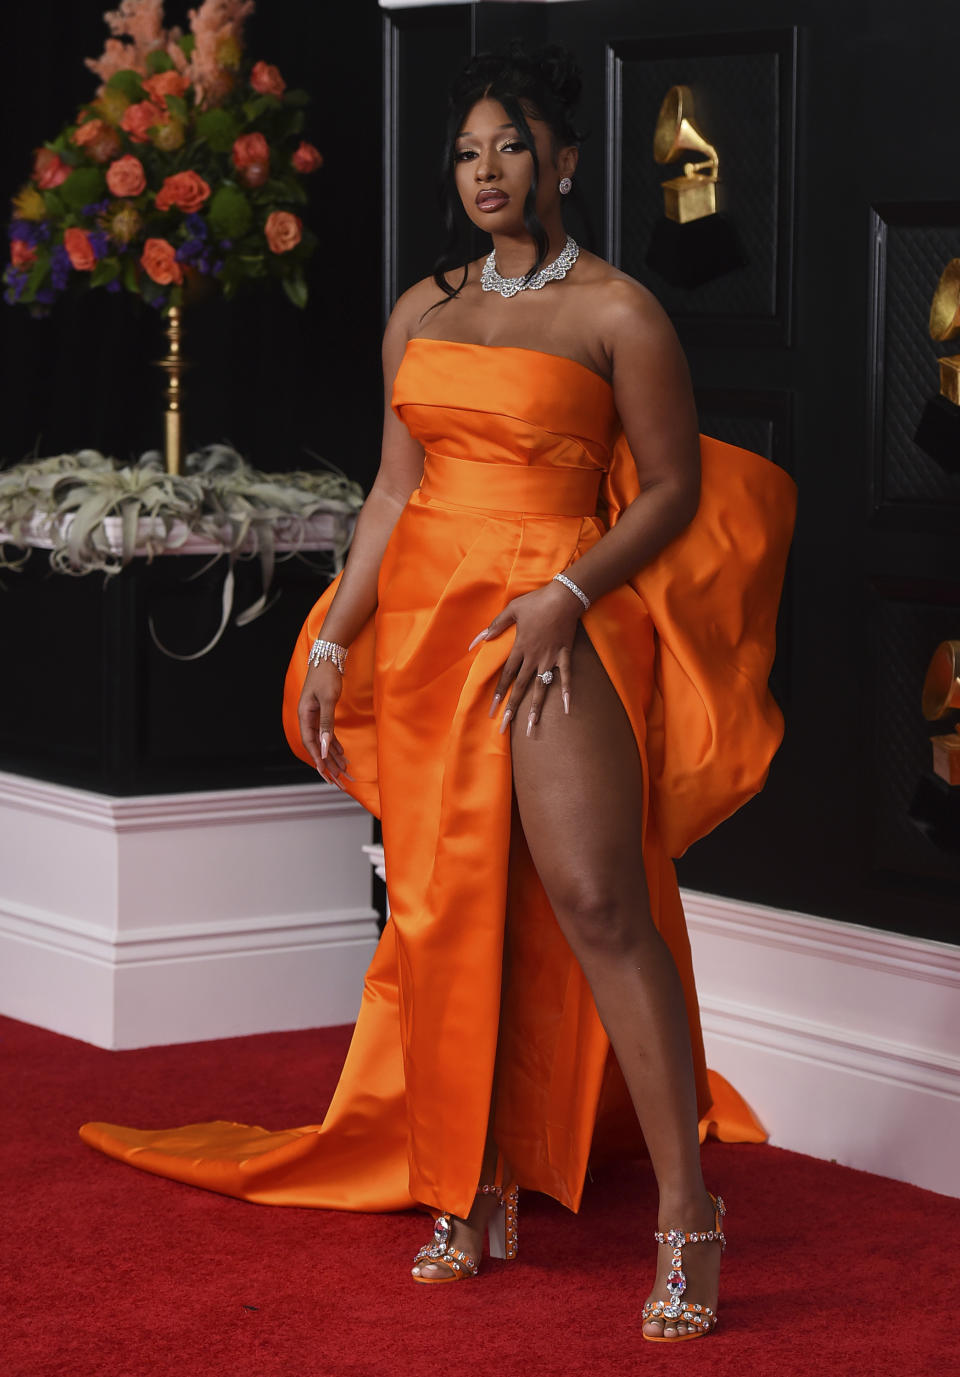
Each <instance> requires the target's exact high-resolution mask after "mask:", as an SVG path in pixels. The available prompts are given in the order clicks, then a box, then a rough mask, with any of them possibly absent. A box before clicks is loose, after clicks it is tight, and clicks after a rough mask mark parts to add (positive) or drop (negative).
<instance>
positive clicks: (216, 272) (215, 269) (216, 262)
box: [212, 258, 223, 277]
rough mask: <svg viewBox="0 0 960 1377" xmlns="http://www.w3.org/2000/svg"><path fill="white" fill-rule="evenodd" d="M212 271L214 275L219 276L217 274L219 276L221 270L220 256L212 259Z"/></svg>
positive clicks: (221, 260) (221, 261)
mask: <svg viewBox="0 0 960 1377" xmlns="http://www.w3.org/2000/svg"><path fill="white" fill-rule="evenodd" d="M212 271H213V275H214V277H219V276H220V274H221V273H222V272H223V259H222V258H217V259H215V260H214V263H213V269H212Z"/></svg>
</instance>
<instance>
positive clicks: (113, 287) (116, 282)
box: [37, 277, 120, 296]
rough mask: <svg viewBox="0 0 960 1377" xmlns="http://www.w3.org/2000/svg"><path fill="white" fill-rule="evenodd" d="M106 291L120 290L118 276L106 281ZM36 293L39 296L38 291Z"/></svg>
mask: <svg viewBox="0 0 960 1377" xmlns="http://www.w3.org/2000/svg"><path fill="white" fill-rule="evenodd" d="M107 291H108V292H119V291H120V279H119V278H118V277H115V278H114V279H113V281H112V282H108V283H107ZM37 295H38V296H39V293H38V294H37Z"/></svg>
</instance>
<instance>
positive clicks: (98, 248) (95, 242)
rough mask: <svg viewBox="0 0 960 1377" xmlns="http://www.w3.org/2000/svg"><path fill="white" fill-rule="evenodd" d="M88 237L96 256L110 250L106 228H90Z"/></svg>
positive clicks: (101, 255)
mask: <svg viewBox="0 0 960 1377" xmlns="http://www.w3.org/2000/svg"><path fill="white" fill-rule="evenodd" d="M88 238H89V240H90V247H91V248H92V249H93V252H94V254H95V256H96V257H97V258H103V257H105V256H106V254H108V253H109V252H110V239H109V235H108V234H107V232H106V230H91V231H90V234H89V236H88Z"/></svg>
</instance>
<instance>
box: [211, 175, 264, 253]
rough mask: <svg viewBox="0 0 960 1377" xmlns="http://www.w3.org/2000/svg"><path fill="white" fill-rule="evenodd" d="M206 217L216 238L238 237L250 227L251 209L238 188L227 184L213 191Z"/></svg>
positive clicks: (251, 219)
mask: <svg viewBox="0 0 960 1377" xmlns="http://www.w3.org/2000/svg"><path fill="white" fill-rule="evenodd" d="M207 219H208V221H209V224H210V228H211V229H212V230H213V232H214V234H215V235H216V236H217V238H218V239H239V238H240V237H241V236H242V235H244V234H246V232H247V230H248V229H249V228H250V225H251V223H252V221H253V211H252V209H251V207H250V202H249V201H248V200H247V198H246V196H244V194H243V192H242V191H241V190H240V188H239V187H236V186H230V185H229V184H228V185H225V186H222V187H220V189H219V191H215V192H214V194H213V196H212V197H211V199H210V209H209V211H208V213H207Z"/></svg>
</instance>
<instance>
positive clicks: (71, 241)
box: [63, 229, 97, 273]
mask: <svg viewBox="0 0 960 1377" xmlns="http://www.w3.org/2000/svg"><path fill="white" fill-rule="evenodd" d="M63 247H64V248H65V249H66V251H67V254H68V256H69V258H70V262H71V264H72V265H73V267H75V268H76V270H77V272H81V273H88V272H90V270H91V269H92V268H93V265H94V264H95V263H96V261H97V256H96V254H95V253H94V251H93V249H92V248H91V245H90V236H89V234H88V233H87V231H86V230H82V229H68V230H65V231H64V234H63Z"/></svg>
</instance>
